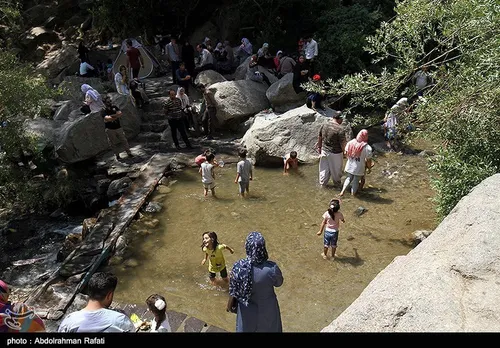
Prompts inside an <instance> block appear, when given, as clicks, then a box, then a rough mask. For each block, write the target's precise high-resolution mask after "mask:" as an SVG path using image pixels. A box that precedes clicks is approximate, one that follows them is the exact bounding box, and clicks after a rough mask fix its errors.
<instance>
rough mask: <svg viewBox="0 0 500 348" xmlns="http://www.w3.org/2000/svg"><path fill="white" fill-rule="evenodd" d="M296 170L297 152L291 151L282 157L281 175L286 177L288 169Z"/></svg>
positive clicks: (297, 163) (297, 162) (297, 166)
mask: <svg viewBox="0 0 500 348" xmlns="http://www.w3.org/2000/svg"><path fill="white" fill-rule="evenodd" d="M298 168H299V159H298V158H297V151H291V152H290V153H289V154H288V155H286V156H285V157H283V175H288V171H289V170H290V169H293V170H297V169H298Z"/></svg>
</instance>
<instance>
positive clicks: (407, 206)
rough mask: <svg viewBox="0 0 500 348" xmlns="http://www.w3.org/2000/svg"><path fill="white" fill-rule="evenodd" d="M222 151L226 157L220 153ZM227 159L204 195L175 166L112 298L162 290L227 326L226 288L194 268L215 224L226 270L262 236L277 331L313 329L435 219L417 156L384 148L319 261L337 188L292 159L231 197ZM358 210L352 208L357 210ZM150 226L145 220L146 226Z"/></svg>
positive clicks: (347, 200) (231, 322) (118, 268)
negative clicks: (275, 277) (292, 168)
mask: <svg viewBox="0 0 500 348" xmlns="http://www.w3.org/2000/svg"><path fill="white" fill-rule="evenodd" d="M223 159H224V158H223ZM235 172H236V165H235V164H227V163H226V165H225V166H224V167H223V168H217V169H216V180H217V185H218V186H217V188H216V195H217V198H215V197H211V195H210V194H209V196H208V197H204V196H203V188H202V184H201V181H200V176H199V174H198V172H197V169H192V168H190V169H186V170H183V171H182V172H179V173H177V174H176V175H175V177H174V178H173V179H174V180H172V181H171V183H170V185H169V187H167V188H166V190H164V191H163V192H161V191H160V192H158V193H156V197H154V198H153V199H154V200H156V201H160V202H162V203H163V206H164V209H163V210H162V211H161V212H160V213H157V214H155V215H153V217H152V218H156V219H158V220H159V223H158V224H157V226H156V227H154V228H151V227H147V226H146V225H144V221H139V222H136V223H134V224H133V225H132V226H131V228H133V229H147V230H148V233H149V234H148V235H144V234H142V235H141V237H138V238H135V240H133V241H132V243H131V244H130V245H129V246H130V247H131V250H132V255H131V257H132V258H133V259H134V260H135V261H134V262H132V263H131V262H125V263H120V264H118V265H115V266H113V267H112V271H113V272H115V273H116V274H117V276H118V278H119V285H118V288H117V291H116V293H115V300H117V301H119V302H120V301H121V302H127V303H142V304H143V303H144V301H145V299H146V298H147V297H148V296H149V295H150V294H152V293H159V294H162V295H163V296H165V297H166V299H167V303H168V308H169V309H172V310H175V311H178V312H182V313H186V314H188V315H191V316H194V317H197V318H199V319H201V320H204V321H205V322H207V323H210V324H211V325H215V326H218V327H221V328H223V329H225V330H228V331H234V329H235V315H234V314H231V313H227V312H226V310H225V308H226V302H227V296H228V294H227V288H225V287H224V286H223V284H221V285H220V286H212V285H211V284H210V283H209V281H208V270H207V266H206V265H205V266H202V265H201V261H202V259H203V256H204V255H203V252H202V251H201V248H200V244H201V240H202V237H201V236H202V233H203V232H204V231H216V232H217V234H218V237H219V241H220V242H221V243H224V244H227V245H229V246H231V247H232V248H233V249H234V250H235V253H234V254H230V253H229V252H226V253H225V258H226V263H227V265H228V269H229V270H230V269H231V266H232V264H233V263H234V262H235V261H236V260H238V259H239V258H242V257H244V256H245V250H244V241H245V238H246V236H247V235H248V233H249V232H251V231H260V232H261V233H262V234H263V235H264V237H265V238H266V243H267V249H268V252H269V258H270V259H271V260H273V261H276V262H277V263H278V265H279V266H280V268H281V269H282V272H283V276H284V279H285V280H284V283H283V285H282V286H281V287H280V288H277V289H276V292H277V296H278V300H279V303H280V307H281V314H282V321H283V329H284V331H288V332H318V331H320V330H321V329H322V328H323V327H325V326H326V325H328V324H329V323H330V322H331V321H332V320H333V319H335V318H336V317H337V316H338V315H339V314H340V313H341V312H342V311H343V310H345V309H346V308H347V307H348V306H349V305H350V304H351V303H352V302H353V301H354V300H355V299H356V298H357V297H358V296H359V294H360V293H361V292H362V291H363V289H364V288H365V287H366V286H367V285H368V284H369V283H370V281H371V280H372V279H373V278H374V277H375V276H376V275H377V274H378V273H379V272H380V271H381V270H383V269H384V268H385V267H386V266H387V265H388V264H389V263H390V262H391V261H392V260H393V259H394V257H396V256H398V255H405V254H407V253H408V252H409V251H410V250H411V248H412V247H413V246H414V242H413V238H412V232H414V231H415V230H420V229H424V230H432V229H434V228H435V227H436V225H437V220H436V216H435V213H434V208H433V204H432V201H431V197H432V196H433V191H432V190H431V188H430V186H429V178H428V174H427V171H426V164H425V158H423V157H420V156H407V155H398V154H395V153H389V154H385V155H380V156H378V157H377V159H376V166H375V167H374V168H373V171H372V173H371V174H369V175H367V177H366V185H365V188H364V190H363V191H362V192H361V193H360V194H359V195H358V196H356V197H351V196H350V195H349V194H346V196H345V197H344V198H343V199H342V203H341V211H342V212H343V214H344V216H345V220H346V222H345V224H341V227H340V233H339V241H338V248H337V255H336V256H337V257H336V258H335V259H334V260H324V259H323V258H322V257H321V255H320V252H321V251H322V249H323V237H322V236H317V235H316V232H317V231H318V229H319V225H320V223H321V216H322V214H323V213H324V212H325V211H326V209H327V205H328V202H329V200H330V199H331V198H333V197H334V196H336V195H337V194H338V192H339V191H338V190H337V189H333V188H332V189H324V188H321V187H319V186H318V184H317V182H318V168H317V166H316V165H307V166H302V167H300V173H299V174H298V175H290V176H283V175H282V171H281V169H277V168H276V169H266V168H260V167H256V168H254V180H253V181H252V182H250V195H249V197H248V198H245V199H241V198H240V197H238V195H237V192H238V189H237V185H236V184H234V178H235ZM360 207H363V208H364V209H366V210H365V212H364V213H363V214H362V215H360V216H358V213H357V211H358V209H359V208H360ZM149 226H151V225H149Z"/></svg>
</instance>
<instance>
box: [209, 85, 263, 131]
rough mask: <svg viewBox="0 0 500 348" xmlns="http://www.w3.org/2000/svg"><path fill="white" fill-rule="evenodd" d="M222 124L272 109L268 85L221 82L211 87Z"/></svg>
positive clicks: (218, 117) (218, 118)
mask: <svg viewBox="0 0 500 348" xmlns="http://www.w3.org/2000/svg"><path fill="white" fill-rule="evenodd" d="M209 90H210V91H211V92H212V93H213V94H214V99H215V103H216V107H217V120H218V121H219V123H220V124H223V123H225V122H226V121H228V120H231V119H243V118H245V117H249V116H253V115H255V114H256V113H258V112H260V111H262V110H264V109H267V108H269V107H270V104H269V101H268V100H267V97H266V90H267V85H266V84H264V83H259V82H255V81H250V80H241V81H227V82H219V83H215V84H213V85H211V86H210V87H209Z"/></svg>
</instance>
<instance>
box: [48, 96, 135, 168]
mask: <svg viewBox="0 0 500 348" xmlns="http://www.w3.org/2000/svg"><path fill="white" fill-rule="evenodd" d="M110 96H111V99H112V100H113V102H114V103H115V104H116V106H118V107H119V108H120V110H121V111H122V113H123V116H122V118H121V119H120V123H121V126H122V128H123V130H124V132H125V136H126V137H127V139H132V138H134V137H135V136H137V134H139V131H140V122H141V121H140V117H139V115H138V111H137V109H136V108H135V107H134V106H133V105H132V103H131V102H130V100H129V99H128V98H127V97H125V96H121V95H119V94H118V93H111V94H110ZM74 112H76V113H78V110H75V111H74ZM74 112H72V113H74ZM107 149H109V144H108V139H107V137H106V133H105V131H104V121H103V118H102V115H101V113H91V114H88V115H81V116H79V117H77V118H76V119H72V118H71V117H70V121H67V122H65V123H64V124H63V125H62V126H61V128H60V129H59V130H58V136H57V139H56V152H57V155H58V157H59V158H60V159H61V160H62V161H64V162H67V163H75V162H79V161H83V160H86V159H89V158H92V157H94V156H95V155H97V154H99V153H101V152H102V151H105V150H107Z"/></svg>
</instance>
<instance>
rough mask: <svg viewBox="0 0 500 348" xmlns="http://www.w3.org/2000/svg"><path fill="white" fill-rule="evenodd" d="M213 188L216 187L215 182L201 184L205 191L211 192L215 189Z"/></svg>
mask: <svg viewBox="0 0 500 348" xmlns="http://www.w3.org/2000/svg"><path fill="white" fill-rule="evenodd" d="M215 186H217V185H215V181H212V182H209V183H203V187H204V188H205V189H206V190H208V189H210V190H213V189H214V188H215Z"/></svg>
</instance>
